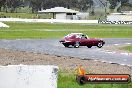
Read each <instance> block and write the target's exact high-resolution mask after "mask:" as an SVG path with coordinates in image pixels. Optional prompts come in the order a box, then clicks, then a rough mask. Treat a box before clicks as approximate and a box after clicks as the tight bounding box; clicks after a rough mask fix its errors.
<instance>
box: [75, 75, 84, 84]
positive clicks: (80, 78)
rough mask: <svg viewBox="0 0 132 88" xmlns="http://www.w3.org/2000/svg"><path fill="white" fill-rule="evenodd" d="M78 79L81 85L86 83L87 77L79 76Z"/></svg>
mask: <svg viewBox="0 0 132 88" xmlns="http://www.w3.org/2000/svg"><path fill="white" fill-rule="evenodd" d="M76 80H77V83H78V84H80V85H83V84H85V83H86V78H85V77H84V76H77V78H76Z"/></svg>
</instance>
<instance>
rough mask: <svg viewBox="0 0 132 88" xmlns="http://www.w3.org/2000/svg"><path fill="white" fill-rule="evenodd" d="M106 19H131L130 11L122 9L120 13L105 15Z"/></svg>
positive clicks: (131, 13)
mask: <svg viewBox="0 0 132 88" xmlns="http://www.w3.org/2000/svg"><path fill="white" fill-rule="evenodd" d="M107 20H108V21H132V11H123V12H122V13H111V14H110V15H108V16H107Z"/></svg>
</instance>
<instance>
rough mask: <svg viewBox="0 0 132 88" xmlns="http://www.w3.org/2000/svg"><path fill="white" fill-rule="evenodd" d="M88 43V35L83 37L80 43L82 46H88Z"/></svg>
mask: <svg viewBox="0 0 132 88" xmlns="http://www.w3.org/2000/svg"><path fill="white" fill-rule="evenodd" d="M87 43H88V39H87V38H86V37H81V38H80V45H81V46H86V45H87Z"/></svg>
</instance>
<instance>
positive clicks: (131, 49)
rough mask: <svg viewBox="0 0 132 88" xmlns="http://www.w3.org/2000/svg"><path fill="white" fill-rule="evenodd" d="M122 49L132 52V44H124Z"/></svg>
mask: <svg viewBox="0 0 132 88" xmlns="http://www.w3.org/2000/svg"><path fill="white" fill-rule="evenodd" d="M120 49H121V50H126V51H130V52H132V45H130V46H124V47H121V48H120Z"/></svg>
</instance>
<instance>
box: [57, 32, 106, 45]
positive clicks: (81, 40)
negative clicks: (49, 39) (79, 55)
mask: <svg viewBox="0 0 132 88" xmlns="http://www.w3.org/2000/svg"><path fill="white" fill-rule="evenodd" d="M59 42H60V43H62V44H63V45H64V46H65V47H69V46H74V47H75V48H79V46H87V47H88V48H91V47H92V46H97V47H98V48H101V47H102V46H103V45H104V44H105V42H104V41H103V40H101V39H95V38H89V37H88V36H87V35H85V34H83V33H71V34H68V35H67V36H65V37H64V38H63V39H62V40H60V41H59Z"/></svg>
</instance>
